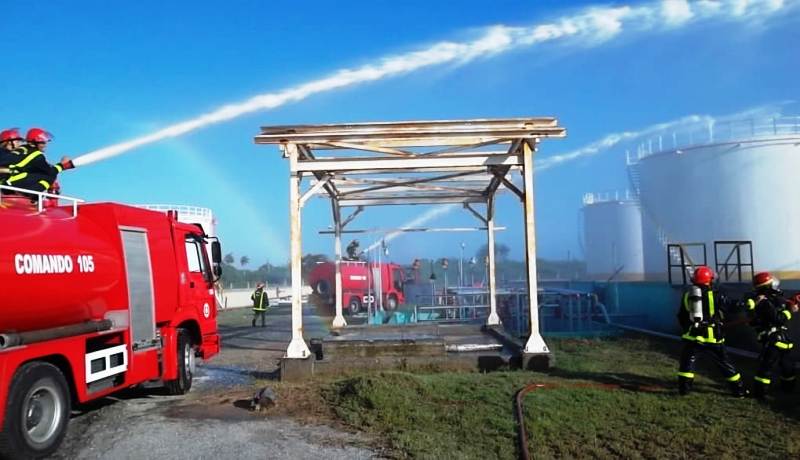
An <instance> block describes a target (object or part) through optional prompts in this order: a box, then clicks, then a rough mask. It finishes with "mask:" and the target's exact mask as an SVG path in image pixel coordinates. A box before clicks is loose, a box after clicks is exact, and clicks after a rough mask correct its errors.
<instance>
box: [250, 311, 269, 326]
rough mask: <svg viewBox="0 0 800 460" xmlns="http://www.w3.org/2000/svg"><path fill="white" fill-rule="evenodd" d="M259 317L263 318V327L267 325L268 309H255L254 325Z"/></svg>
mask: <svg viewBox="0 0 800 460" xmlns="http://www.w3.org/2000/svg"><path fill="white" fill-rule="evenodd" d="M259 318H261V327H265V326H266V325H267V324H266V321H267V310H253V327H255V325H256V321H257V320H258V319H259Z"/></svg>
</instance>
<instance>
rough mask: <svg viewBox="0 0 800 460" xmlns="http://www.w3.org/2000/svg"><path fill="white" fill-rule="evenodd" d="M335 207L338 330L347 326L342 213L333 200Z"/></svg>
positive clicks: (336, 317) (335, 319) (334, 323)
mask: <svg viewBox="0 0 800 460" xmlns="http://www.w3.org/2000/svg"><path fill="white" fill-rule="evenodd" d="M331 205H332V206H333V228H334V257H335V259H336V260H335V262H334V263H335V265H336V275H335V278H336V290H335V291H334V294H335V295H336V316H335V317H334V318H333V324H332V327H333V328H334V329H338V328H341V327H345V326H347V321H345V320H344V315H343V314H342V213H341V208H340V207H339V203H338V202H337V201H336V200H335V199H333V198H331Z"/></svg>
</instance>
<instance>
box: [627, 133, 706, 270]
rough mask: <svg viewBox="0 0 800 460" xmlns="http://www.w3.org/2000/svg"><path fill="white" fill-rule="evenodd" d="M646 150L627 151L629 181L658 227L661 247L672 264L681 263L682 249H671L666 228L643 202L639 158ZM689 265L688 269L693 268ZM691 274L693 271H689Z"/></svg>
mask: <svg viewBox="0 0 800 460" xmlns="http://www.w3.org/2000/svg"><path fill="white" fill-rule="evenodd" d="M645 154H646V152H645V151H644V149H643V148H642V146H639V148H638V149H637V151H636V153H635V154H633V155H632V154H631V151H630V150H626V151H625V162H626V165H627V172H628V182H629V183H630V186H631V189H632V190H633V199H634V201H635V202H636V204H637V205H638V206H639V209H641V210H642V215H646V216H647V217H648V218H649V219H650V221H651V222H652V223H653V225H655V227H656V239H657V240H658V242H659V244H660V245H661V247H662V248H663V249H664V251H667V254H668V257H669V258H670V260H671V262H672V264H676V265H677V264H680V263H681V262H682V258H681V254H680V251H673V250H670V246H669V244H670V242H669V236H668V235H667V232H666V230H664V228H663V227H662V226H661V224H659V223H658V220H657V219H656V218H655V216H654V215H653V214H652V213H651V212H650V211H649V210H648V208H647V206H645V204H644V203H643V202H642V198H641V184H642V175H641V172H640V171H639V160H641V159H642V157H643V156H645ZM690 266H691V267H692V268H693V267H694V264H693V263H691V261H690ZM692 268H689V267H687V271H688V270H690V269H692ZM688 274H690V275H691V273H688Z"/></svg>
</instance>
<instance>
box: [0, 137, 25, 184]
mask: <svg viewBox="0 0 800 460" xmlns="http://www.w3.org/2000/svg"><path fill="white" fill-rule="evenodd" d="M22 141H23V139H22V136H20V134H19V128H9V129H6V130H3V131H2V132H0V184H2V183H4V181H5V180H6V179H8V177H9V172H10V170H9V168H8V167H9V165H11V164H14V163H16V162H17V160H18V158H19V157H18V156H17V149H19V147H21V146H22Z"/></svg>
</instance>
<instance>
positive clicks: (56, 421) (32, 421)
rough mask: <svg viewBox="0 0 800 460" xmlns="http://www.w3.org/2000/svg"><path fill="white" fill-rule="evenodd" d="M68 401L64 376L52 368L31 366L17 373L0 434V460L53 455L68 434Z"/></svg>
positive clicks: (28, 364)
mask: <svg viewBox="0 0 800 460" xmlns="http://www.w3.org/2000/svg"><path fill="white" fill-rule="evenodd" d="M70 403H71V401H70V397H69V389H68V388H67V381H66V379H64V374H62V373H61V371H60V370H59V369H58V368H57V367H56V366H54V365H52V364H50V363H45V362H37V361H34V362H30V363H27V364H25V365H23V366H22V367H20V368H19V370H17V372H16V373H15V374H14V378H13V380H12V381H11V386H10V387H9V392H8V403H7V404H6V414H5V427H4V428H3V431H2V432H0V458H6V457H8V458H40V457H44V456H47V455H50V454H52V453H53V452H55V450H56V449H57V448H58V446H59V445H60V444H61V441H62V440H63V439H64V435H65V434H66V433H67V423H68V422H69V414H70V410H71V409H70Z"/></svg>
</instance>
